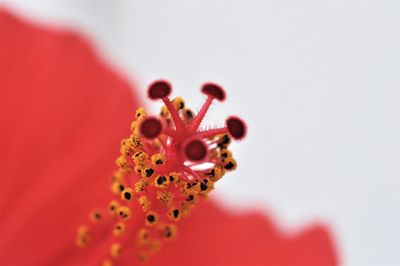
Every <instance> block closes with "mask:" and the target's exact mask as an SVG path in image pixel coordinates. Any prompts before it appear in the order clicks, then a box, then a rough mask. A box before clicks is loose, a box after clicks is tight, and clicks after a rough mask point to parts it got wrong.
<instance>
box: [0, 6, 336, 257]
mask: <svg viewBox="0 0 400 266" xmlns="http://www.w3.org/2000/svg"><path fill="white" fill-rule="evenodd" d="M0 39H1V51H0V75H1V76H0V82H1V83H0V85H1V87H0V88H1V98H0V99H1V105H0V108H1V110H0V111H1V112H0V113H1V124H0V130H1V132H0V133H1V138H0V147H1V151H0V171H1V173H0V177H1V186H0V197H1V200H0V238H1V239H0V261H1V264H2V265H82V264H84V265H88V264H87V263H84V262H85V261H87V260H89V259H90V260H92V259H93V257H96V256H97V255H98V254H96V252H99V251H98V250H99V249H96V248H89V249H86V250H85V251H83V250H81V249H78V248H77V247H76V246H75V242H74V239H75V233H76V228H77V226H78V225H79V224H81V223H82V222H85V221H86V220H87V212H88V210H90V209H91V208H92V207H94V206H105V205H106V203H107V201H108V199H109V198H110V193H109V188H108V184H109V183H108V181H109V175H110V173H112V171H113V170H114V161H115V158H116V157H117V155H118V147H119V142H120V140H121V139H122V138H123V137H124V136H127V135H128V134H129V125H130V121H131V120H132V114H133V112H134V109H135V108H137V107H138V102H137V100H135V97H133V95H132V90H131V89H130V88H129V86H128V85H127V83H126V82H124V81H123V80H122V79H121V77H119V76H118V75H116V74H115V73H114V72H112V71H111V70H110V69H109V68H107V67H106V66H105V65H104V64H103V63H102V62H101V61H99V59H98V57H97V56H96V55H95V54H94V53H93V52H92V49H91V47H90V45H89V44H87V43H86V42H85V41H84V40H82V39H81V38H80V37H78V36H77V35H75V34H73V33H70V32H61V31H54V30H49V29H43V28H40V27H36V26H32V25H30V24H27V23H25V22H22V21H20V20H19V19H17V18H15V17H14V16H13V15H10V14H9V13H8V12H6V11H4V10H2V9H0ZM334 251H335V249H334V247H333V243H332V240H331V237H330V236H329V234H328V231H327V229H325V228H323V227H318V226H317V227H313V228H310V229H309V230H307V231H305V232H303V233H302V234H301V235H299V236H293V237H291V236H285V235H283V234H282V233H280V232H279V230H277V229H276V228H275V226H274V225H273V224H272V223H271V222H270V221H269V220H268V219H267V218H265V217H264V216H262V215H260V214H256V213H255V214H246V215H237V214H231V213H228V212H226V211H223V210H222V209H220V208H219V207H218V206H216V205H215V204H214V203H212V202H210V201H207V202H203V203H201V204H199V205H198V207H196V210H195V211H194V212H193V214H192V216H191V217H190V218H188V219H184V220H183V221H182V222H181V224H180V226H179V237H178V239H177V240H176V241H173V242H171V243H169V244H168V245H165V247H164V248H163V249H162V251H161V252H160V254H158V255H157V256H154V257H153V258H152V259H151V261H150V263H149V264H147V265H189V264H190V265H337V264H338V262H337V258H336V254H335V252H334ZM131 263H132V261H127V263H126V264H125V263H123V262H122V264H124V265H127V264H131Z"/></svg>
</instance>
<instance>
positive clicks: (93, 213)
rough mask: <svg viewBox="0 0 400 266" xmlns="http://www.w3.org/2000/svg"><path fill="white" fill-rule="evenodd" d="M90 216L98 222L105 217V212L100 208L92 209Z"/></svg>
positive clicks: (93, 220)
mask: <svg viewBox="0 0 400 266" xmlns="http://www.w3.org/2000/svg"><path fill="white" fill-rule="evenodd" d="M89 218H90V220H91V221H92V222H98V221H100V220H101V219H102V218H103V214H102V213H101V211H100V210H92V211H91V212H90V215H89Z"/></svg>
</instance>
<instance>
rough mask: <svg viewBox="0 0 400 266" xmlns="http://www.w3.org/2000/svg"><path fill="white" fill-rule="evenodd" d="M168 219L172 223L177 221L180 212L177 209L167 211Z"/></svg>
mask: <svg viewBox="0 0 400 266" xmlns="http://www.w3.org/2000/svg"><path fill="white" fill-rule="evenodd" d="M168 217H169V219H171V220H172V221H178V220H179V219H180V218H181V212H180V210H179V209H178V208H172V209H170V210H169V211H168Z"/></svg>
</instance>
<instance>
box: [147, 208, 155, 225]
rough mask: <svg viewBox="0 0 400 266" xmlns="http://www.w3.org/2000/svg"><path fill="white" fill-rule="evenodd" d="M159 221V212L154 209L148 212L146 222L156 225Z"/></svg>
mask: <svg viewBox="0 0 400 266" xmlns="http://www.w3.org/2000/svg"><path fill="white" fill-rule="evenodd" d="M157 222H158V214H157V213H156V212H154V211H149V212H147V214H146V224H147V225H154V224H156V223H157Z"/></svg>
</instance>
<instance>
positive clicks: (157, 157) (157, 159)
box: [151, 153, 165, 165]
mask: <svg viewBox="0 0 400 266" xmlns="http://www.w3.org/2000/svg"><path fill="white" fill-rule="evenodd" d="M151 162H152V163H153V164H154V165H162V164H164V163H165V155H164V154H162V153H155V154H153V156H151Z"/></svg>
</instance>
